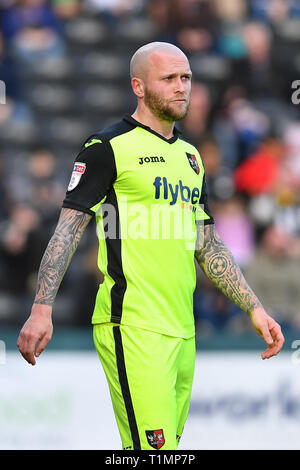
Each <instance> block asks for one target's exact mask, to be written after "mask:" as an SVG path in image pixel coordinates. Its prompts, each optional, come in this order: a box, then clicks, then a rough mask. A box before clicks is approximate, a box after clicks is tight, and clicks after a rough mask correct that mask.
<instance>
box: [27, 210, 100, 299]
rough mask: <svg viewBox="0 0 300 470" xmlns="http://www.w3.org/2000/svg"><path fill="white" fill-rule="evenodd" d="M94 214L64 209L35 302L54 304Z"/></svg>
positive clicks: (44, 262)
mask: <svg viewBox="0 0 300 470" xmlns="http://www.w3.org/2000/svg"><path fill="white" fill-rule="evenodd" d="M91 217H92V216H91V215H89V214H86V213H84V212H80V211H76V210H74V209H66V208H64V209H62V211H61V215H60V218H59V221H58V224H57V227H56V230H55V232H54V234H53V236H52V238H51V239H50V241H49V244H48V246H47V248H46V251H45V253H44V255H43V258H42V261H41V265H40V269H39V273H38V283H37V292H36V297H35V300H34V303H38V304H46V305H52V304H53V302H54V300H55V297H56V294H57V291H58V288H59V286H60V283H61V281H62V279H63V276H64V274H65V272H66V270H67V268H68V266H69V263H70V261H71V259H72V256H73V254H74V252H75V251H76V248H77V246H78V244H79V242H80V239H81V237H82V234H83V232H84V230H85V228H86V226H87V225H88V223H89V221H90V219H91Z"/></svg>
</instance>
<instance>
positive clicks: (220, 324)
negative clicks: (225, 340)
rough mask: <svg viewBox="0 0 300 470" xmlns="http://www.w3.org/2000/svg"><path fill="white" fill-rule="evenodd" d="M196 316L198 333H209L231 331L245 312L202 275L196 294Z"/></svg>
mask: <svg viewBox="0 0 300 470" xmlns="http://www.w3.org/2000/svg"><path fill="white" fill-rule="evenodd" d="M194 316H195V324H196V335H209V334H212V333H213V332H214V331H220V330H221V331H224V330H225V331H227V332H230V331H231V330H232V328H233V325H234V324H235V322H238V321H239V319H240V318H241V317H242V319H243V318H244V316H245V313H244V312H243V311H242V310H241V309H239V308H238V307H237V306H236V305H235V304H234V303H233V302H231V301H230V300H229V299H228V298H227V297H226V296H225V295H224V294H222V293H221V292H220V291H219V290H218V289H217V288H216V287H215V286H214V285H213V284H212V283H211V282H210V281H209V280H208V279H207V278H206V277H205V276H204V275H200V279H199V280H198V288H197V289H196V290H195V294H194ZM241 323H242V321H241Z"/></svg>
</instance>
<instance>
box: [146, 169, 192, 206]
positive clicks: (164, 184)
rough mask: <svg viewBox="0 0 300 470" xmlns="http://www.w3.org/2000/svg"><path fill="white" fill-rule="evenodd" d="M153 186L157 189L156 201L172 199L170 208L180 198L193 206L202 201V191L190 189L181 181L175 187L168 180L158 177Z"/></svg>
mask: <svg viewBox="0 0 300 470" xmlns="http://www.w3.org/2000/svg"><path fill="white" fill-rule="evenodd" d="M153 186H154V187H155V199H160V198H161V197H163V198H164V199H170V198H171V201H170V206H173V205H174V204H176V202H177V201H178V197H179V194H180V198H181V201H182V202H191V203H192V204H197V203H198V202H199V200H200V189H199V188H197V187H195V188H192V189H191V188H190V187H189V186H186V185H184V184H183V183H182V181H181V180H179V181H178V184H175V185H173V184H172V183H168V180H167V178H165V177H163V178H161V177H160V176H157V177H156V178H155V180H154V183H153Z"/></svg>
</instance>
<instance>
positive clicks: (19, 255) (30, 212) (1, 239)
mask: <svg viewBox="0 0 300 470" xmlns="http://www.w3.org/2000/svg"><path fill="white" fill-rule="evenodd" d="M46 244H47V238H46V236H45V232H44V230H43V227H42V226H41V224H40V218H39V215H38V213H37V212H36V211H35V210H34V209H33V208H32V207H31V206H30V205H27V204H16V205H14V206H13V207H12V209H11V213H10V216H9V218H8V219H7V220H4V221H2V222H1V224H0V260H1V267H2V268H1V270H0V294H1V293H3V292H4V293H5V294H10V295H11V296H13V297H14V300H15V302H17V306H16V305H15V308H17V309H18V311H17V312H15V315H16V314H17V315H20V316H22V315H23V316H25V315H26V314H27V311H26V310H27V309H28V308H29V302H30V300H31V301H32V295H33V292H32V288H33V285H32V283H31V282H30V280H31V276H34V277H35V280H36V274H37V270H38V266H39V263H40V260H41V257H42V254H43V252H44V250H45V248H46ZM0 316H2V312H0Z"/></svg>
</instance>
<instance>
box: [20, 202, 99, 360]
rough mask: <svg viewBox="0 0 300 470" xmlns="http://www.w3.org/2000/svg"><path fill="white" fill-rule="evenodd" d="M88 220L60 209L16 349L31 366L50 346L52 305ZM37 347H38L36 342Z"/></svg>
mask: <svg viewBox="0 0 300 470" xmlns="http://www.w3.org/2000/svg"><path fill="white" fill-rule="evenodd" d="M90 219H91V216H90V215H89V214H86V213H84V212H80V211H76V210H74V209H66V208H64V209H62V211H61V214H60V218H59V221H58V224H57V227H56V229H55V232H54V234H53V236H52V238H51V239H50V241H49V244H48V246H47V248H46V251H45V253H44V256H43V258H42V261H41V265H40V269H39V273H38V282H37V292H36V296H35V299H34V303H33V306H32V310H31V315H30V317H29V318H28V320H27V321H26V323H25V324H24V326H23V328H22V330H21V332H20V335H19V339H18V342H17V345H18V347H19V350H20V352H21V354H22V356H23V357H24V359H26V361H27V362H29V363H30V364H32V365H35V358H34V356H36V357H37V356H39V355H40V354H41V352H42V351H43V350H44V349H45V347H46V346H47V344H48V343H49V341H50V339H51V337H52V332H53V326H52V320H51V315H52V305H53V303H54V300H55V297H56V294H57V291H58V289H59V286H60V283H61V281H62V279H63V277H64V274H65V272H66V270H67V268H68V266H69V264H70V261H71V259H72V256H73V254H74V253H75V251H76V249H77V246H78V244H79V242H80V239H81V237H82V234H83V232H84V230H85V228H86V227H87V225H88V223H89V221H90ZM38 341H40V342H39V344H38V345H37V342H38Z"/></svg>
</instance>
